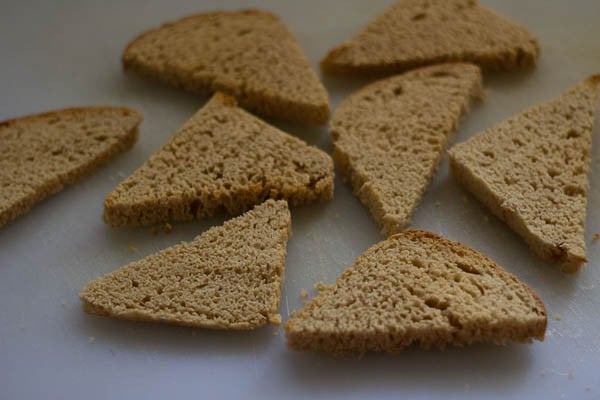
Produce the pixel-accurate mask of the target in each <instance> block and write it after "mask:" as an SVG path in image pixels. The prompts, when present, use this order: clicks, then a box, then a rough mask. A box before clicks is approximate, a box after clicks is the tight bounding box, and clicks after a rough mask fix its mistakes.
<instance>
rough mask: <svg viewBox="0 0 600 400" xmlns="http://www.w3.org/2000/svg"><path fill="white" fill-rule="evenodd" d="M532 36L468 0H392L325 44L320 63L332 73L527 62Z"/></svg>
mask: <svg viewBox="0 0 600 400" xmlns="http://www.w3.org/2000/svg"><path fill="white" fill-rule="evenodd" d="M538 55H539V45H538V42H537V39H536V38H535V37H534V36H533V35H532V34H531V33H530V32H529V31H527V30H526V29H525V28H523V27H521V26H519V25H516V24H514V23H513V22H511V21H509V20H508V19H506V18H505V17H504V16H502V15H500V14H498V13H496V12H494V11H492V10H490V9H488V8H486V7H483V6H481V5H479V4H478V3H477V2H476V1H474V0H398V1H396V2H395V3H394V4H393V5H392V6H390V7H389V8H388V9H387V10H386V11H385V12H383V13H382V14H380V15H379V16H378V17H376V18H375V19H374V20H373V21H371V22H370V23H369V24H367V26H366V27H364V28H363V29H362V30H361V31H360V32H359V33H358V34H356V35H355V36H354V37H352V38H350V39H349V40H347V41H346V42H344V43H343V44H342V45H340V46H339V47H337V48H335V49H333V50H331V51H330V52H329V53H328V54H327V56H326V57H325V58H324V59H323V60H322V61H321V68H322V69H323V70H324V71H325V72H328V73H335V74H382V73H386V74H389V73H394V72H400V71H404V70H407V69H412V68H416V67H421V66H424V65H430V64H438V63H442V62H471V63H475V64H478V65H479V66H481V67H482V68H484V69H486V70H512V69H517V68H525V67H532V66H534V65H535V64H536V62H537V58H538Z"/></svg>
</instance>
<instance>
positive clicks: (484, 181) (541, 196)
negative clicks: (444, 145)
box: [449, 75, 600, 272]
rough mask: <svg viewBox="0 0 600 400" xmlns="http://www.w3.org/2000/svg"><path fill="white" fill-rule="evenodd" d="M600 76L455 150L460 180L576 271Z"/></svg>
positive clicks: (546, 254)
mask: <svg viewBox="0 0 600 400" xmlns="http://www.w3.org/2000/svg"><path fill="white" fill-rule="evenodd" d="M599 97H600V75H595V76H591V77H589V78H587V79H586V80H584V81H582V82H580V83H579V84H577V85H576V86H574V87H573V88H571V89H570V90H568V91H567V92H565V93H563V94H562V95H560V96H558V97H556V98H554V99H552V100H549V101H548V102H546V103H543V104H541V105H538V106H535V107H532V108H530V109H528V110H526V111H524V112H522V113H520V114H517V115H515V116H513V117H511V118H509V119H508V120H506V121H504V122H501V123H499V124H498V125H496V126H494V127H492V128H489V129H487V130H485V131H484V132H482V133H480V134H478V135H476V136H474V137H472V138H471V139H469V140H467V141H466V142H463V143H460V144H458V145H456V146H454V147H453V148H452V149H450V151H449V156H450V168H451V170H452V172H453V175H454V176H455V177H456V179H457V180H458V182H460V183H461V184H463V185H464V186H465V187H466V188H467V189H468V190H469V191H470V192H472V193H473V194H474V195H475V197H477V198H478V199H479V200H480V201H481V202H482V203H483V204H485V205H486V206H487V207H488V208H489V209H490V210H491V211H492V213H494V214H495V215H496V216H497V217H498V218H500V219H501V220H503V221H504V222H506V223H507V224H508V225H509V226H510V227H511V228H512V229H513V230H514V231H515V232H517V233H518V234H519V235H521V236H522V237H523V238H524V239H525V241H526V242H527V243H528V244H529V246H530V247H531V249H532V250H533V252H534V253H536V254H537V255H538V256H540V257H541V258H543V259H544V260H547V261H551V262H555V263H558V264H559V265H560V266H561V267H562V269H563V271H565V272H575V271H577V270H578V269H579V268H580V267H581V266H582V265H583V264H584V263H585V262H586V250H585V241H584V232H585V228H584V224H585V214H586V204H587V190H588V178H587V175H588V171H589V164H590V149H591V144H592V129H593V125H594V120H595V111H596V109H597V103H598V98H599Z"/></svg>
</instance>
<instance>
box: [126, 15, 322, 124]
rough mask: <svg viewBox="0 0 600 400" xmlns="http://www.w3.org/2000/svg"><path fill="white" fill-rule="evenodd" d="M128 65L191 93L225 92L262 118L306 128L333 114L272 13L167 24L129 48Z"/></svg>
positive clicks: (198, 17)
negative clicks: (272, 118) (288, 121)
mask: <svg viewBox="0 0 600 400" xmlns="http://www.w3.org/2000/svg"><path fill="white" fill-rule="evenodd" d="M123 65H124V67H125V69H126V70H131V71H133V72H136V73H139V74H141V75H144V76H148V77H151V78H155V79H159V80H161V81H164V82H166V83H169V84H172V85H175V86H180V87H182V88H184V89H186V90H189V91H192V92H196V93H203V94H209V93H212V92H214V91H217V90H220V91H223V92H226V93H228V94H231V95H234V96H235V97H237V98H238V100H239V101H240V103H241V104H242V105H243V106H244V107H245V108H248V109H250V110H252V111H254V112H256V113H258V114H261V115H264V116H269V117H277V118H283V119H289V120H293V121H296V122H300V123H308V124H323V123H325V122H327V119H328V117H329V100H328V96H327V92H326V90H325V88H324V87H323V85H322V84H321V82H320V81H319V78H318V77H317V75H316V74H315V72H314V71H313V70H312V68H311V67H310V65H309V63H308V61H307V60H306V58H305V57H304V55H303V54H302V51H301V49H300V46H299V45H298V42H297V41H296V39H295V38H294V35H293V34H292V32H291V31H290V30H289V29H288V28H287V26H286V25H285V24H284V23H283V22H282V21H281V20H280V19H279V17H277V16H276V15H274V14H271V13H269V12H265V11H261V10H244V11H235V12H212V13H205V14H198V15H193V16H190V17H187V18H183V19H180V20H179V21H176V22H173V23H170V24H166V25H163V26H161V27H160V28H157V29H154V30H151V31H149V32H146V33H144V34H142V35H141V36H139V37H138V38H137V39H135V40H134V41H133V42H132V43H131V44H129V46H127V49H126V50H125V52H124V53H123Z"/></svg>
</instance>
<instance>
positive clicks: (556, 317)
mask: <svg viewBox="0 0 600 400" xmlns="http://www.w3.org/2000/svg"><path fill="white" fill-rule="evenodd" d="M554 319H555V320H557V321H561V320H562V315H561V314H560V313H558V314H556V315H555V316H554Z"/></svg>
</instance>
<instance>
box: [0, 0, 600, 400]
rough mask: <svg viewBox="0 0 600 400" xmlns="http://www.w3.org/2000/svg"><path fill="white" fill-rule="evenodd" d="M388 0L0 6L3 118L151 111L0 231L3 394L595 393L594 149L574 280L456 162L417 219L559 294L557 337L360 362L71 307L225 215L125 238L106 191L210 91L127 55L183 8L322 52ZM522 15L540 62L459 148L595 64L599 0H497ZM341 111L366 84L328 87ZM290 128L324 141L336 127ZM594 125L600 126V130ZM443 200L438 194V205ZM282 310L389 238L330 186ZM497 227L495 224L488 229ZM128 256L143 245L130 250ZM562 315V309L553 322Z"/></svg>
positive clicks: (347, 195)
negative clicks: (108, 208) (545, 258)
mask: <svg viewBox="0 0 600 400" xmlns="http://www.w3.org/2000/svg"><path fill="white" fill-rule="evenodd" d="M389 3H390V1H385V0H379V1H374V0H370V1H366V0H343V1H342V0H340V1H334V0H321V1H297V2H292V1H286V2H284V1H277V0H269V1H258V0H256V1H253V2H243V1H233V0H231V1H217V0H211V1H208V0H205V1H183V0H177V1H168V2H167V1H157V0H154V1H141V0H139V1H123V2H117V1H110V2H109V1H103V2H99V1H98V2H96V1H90V0H88V1H85V2H76V1H54V2H47V1H42V0H39V1H23V2H7V1H3V2H2V3H1V5H0V10H1V11H0V120H3V119H7V118H11V117H16V116H20V115H25V114H29V113H35V112H40V111H45V110H49V109H56V108H61V107H67V106H77V105H86V104H90V105H91V104H111V105H127V106H132V107H135V108H137V109H139V110H140V111H141V112H142V113H143V114H144V118H145V120H144V122H143V124H142V126H141V132H140V133H141V135H140V141H139V143H138V144H137V145H136V146H135V147H134V148H133V149H132V150H131V151H130V152H128V153H126V154H124V155H122V156H120V157H118V158H117V159H116V160H115V161H114V162H112V163H110V164H109V165H107V166H106V167H105V168H103V169H101V170H100V171H98V172H97V173H95V174H94V175H93V176H91V177H89V178H88V179H85V180H83V181H82V182H80V183H78V184H76V185H74V186H72V187H70V188H68V189H66V190H64V191H63V192H61V193H59V194H58V195H55V196H53V197H52V198H50V199H47V200H46V201H44V202H43V203H41V204H39V205H38V206H36V207H35V208H34V209H33V210H32V211H31V212H30V213H29V214H27V215H25V216H23V217H21V218H19V219H17V220H16V221H13V222H12V223H10V224H9V225H7V226H5V227H3V228H2V229H0V398H1V399H81V398H85V399H87V400H91V399H104V398H113V399H116V398H119V399H120V398H123V399H134V398H142V397H143V398H164V397H171V398H183V397H184V396H186V397H188V398H198V397H199V398H227V397H232V398H233V397H237V398H239V397H242V398H267V397H273V398H288V397H290V398H312V399H316V398H324V399H331V398H394V399H397V398H404V397H406V398H411V399H442V398H443V399H448V398H473V399H480V398H494V399H495V398H497V399H504V398H534V396H535V398H545V399H555V398H556V399H559V398H567V399H571V398H577V399H597V398H600V379H599V372H598V371H599V370H600V339H599V332H600V288H599V283H600V271H599V265H598V264H599V261H600V241H597V242H595V243H592V240H591V239H592V234H593V233H595V232H600V218H599V215H600V214H599V213H598V206H599V205H600V179H599V177H600V151H599V149H600V141H599V140H598V137H596V140H595V142H594V149H593V152H592V155H593V159H592V171H591V174H590V181H591V190H590V192H589V207H588V221H587V231H586V232H587V233H586V239H587V243H588V244H589V248H588V255H589V260H590V262H589V264H588V266H587V267H586V268H585V269H584V270H582V271H581V272H580V273H578V274H577V275H574V276H565V275H563V274H561V273H560V272H559V271H558V269H557V268H556V267H554V266H552V265H549V264H546V263H544V262H542V261H540V260H538V259H537V258H535V257H534V256H532V255H531V254H530V253H529V251H528V249H527V247H526V246H525V244H523V242H522V241H521V240H520V239H519V238H518V237H517V236H516V235H515V234H513V233H512V232H511V231H510V230H509V229H508V228H507V227H506V226H505V225H504V224H502V223H501V222H499V221H497V220H495V219H494V218H493V217H491V215H490V214H489V213H488V212H487V211H486V210H485V209H484V208H483V207H482V206H481V205H480V204H479V203H477V202H476V201H475V200H474V199H473V198H472V197H470V196H469V195H467V194H466V193H465V192H463V191H462V190H461V189H460V188H459V187H458V186H457V184H456V183H455V182H454V181H453V180H452V179H451V177H449V176H448V172H447V160H446V159H444V161H443V164H442V166H441V168H440V170H439V173H438V174H437V176H436V178H435V180H434V182H433V184H432V185H431V187H430V189H429V191H428V193H427V194H426V196H425V197H424V199H423V202H422V204H421V206H420V207H419V209H418V211H417V213H416V214H415V216H414V219H413V220H414V226H415V227H419V228H424V229H429V230H432V231H434V232H439V233H442V234H444V235H445V236H447V237H448V238H450V239H454V240H459V241H462V242H463V243H465V244H467V245H469V246H471V247H473V248H475V249H476V250H479V251H481V252H483V253H485V254H487V255H489V256H490V257H491V258H492V259H494V260H495V261H497V262H498V263H499V264H501V265H503V266H505V267H506V268H507V269H508V270H509V271H511V272H513V273H515V274H516V275H517V276H519V277H520V278H521V279H523V280H524V281H525V282H527V283H528V284H530V285H531V286H532V287H533V288H534V289H535V290H536V291H537V292H538V293H539V294H540V296H541V297H542V299H543V300H544V301H545V302H546V305H547V308H548V312H549V325H548V332H547V338H546V340H545V342H543V343H539V342H536V343H534V344H532V345H509V346H506V347H496V346H492V345H476V346H472V347H469V348H463V349H448V350H446V351H444V352H441V351H430V352H425V351H421V350H418V349H411V350H408V351H406V352H405V353H403V354H402V355H400V356H398V357H390V356H386V355H370V356H367V357H365V358H363V359H361V360H354V359H350V360H348V359H342V360H336V359H332V358H330V357H328V356H326V355H313V354H300V353H292V352H289V351H287V350H286V349H285V346H284V336H283V329H282V328H281V327H280V328H276V327H267V328H264V329H260V330H258V331H255V332H249V333H243V332H242V333H240V332H238V333H223V332H210V331H209V332H206V331H200V330H197V331H195V330H192V329H186V328H179V327H171V326H165V325H152V324H139V323H128V322H124V321H115V320H111V319H108V318H100V317H94V316H89V315H86V314H84V313H83V312H82V310H81V306H80V303H79V300H78V297H77V293H78V291H79V290H80V289H81V288H82V287H83V286H84V284H85V283H86V282H87V281H88V280H89V279H91V278H94V277H97V276H99V275H101V274H104V273H107V272H109V271H112V270H114V269H116V268H118V267H120V266H121V265H123V264H125V263H127V262H129V261H132V260H135V259H138V258H140V257H142V256H145V255H147V254H150V253H152V252H155V251H157V250H160V249H162V248H164V247H166V246H169V245H171V244H174V243H178V242H179V241H182V240H190V239H192V238H193V237H194V236H195V235H197V234H199V233H201V232H203V231H204V230H205V229H207V228H208V227H209V226H211V225H214V224H218V223H220V222H221V221H223V220H224V219H225V216H222V217H220V218H216V219H212V220H209V221H203V222H192V223H186V224H176V225H175V227H174V231H173V233H171V234H170V235H165V234H160V235H158V236H153V235H152V234H151V233H150V230H149V229H128V230H126V229H122V230H111V229H109V228H108V227H106V226H105V225H104V224H103V223H102V220H101V217H100V216H101V213H102V200H103V197H104V195H105V194H106V193H108V192H109V191H110V190H111V189H112V188H113V187H114V186H115V185H116V184H117V182H118V181H119V180H121V179H122V176H124V174H128V173H130V172H131V171H133V170H134V169H135V168H136V167H138V166H139V165H140V164H141V163H142V162H143V161H144V160H145V159H146V158H147V157H148V156H149V155H150V154H151V153H152V152H153V151H154V150H155V149H157V148H159V147H160V146H161V144H162V143H163V142H165V141H166V140H167V138H168V137H169V136H170V134H171V133H172V132H173V131H175V130H176V129H177V128H178V127H179V126H180V125H181V124H182V123H183V122H184V121H185V120H186V119H187V118H188V117H189V116H191V115H192V114H193V113H194V112H195V111H196V110H197V109H198V108H199V107H200V106H201V105H202V104H203V103H204V101H205V100H206V98H199V97H197V96H193V95H190V94H186V93H184V92H181V91H179V90H176V89H172V88H169V87H166V86H163V85H161V84H159V83H155V82H150V81H146V80H142V79H140V78H137V77H135V76H126V75H125V74H123V73H122V71H121V67H120V61H119V59H120V54H121V51H122V49H123V48H124V46H125V45H126V43H127V42H129V41H130V40H131V39H133V37H134V36H136V35H137V34H138V33H140V32H142V31H144V30H146V29H148V28H152V27H155V26H157V25H159V24H161V23H162V22H166V21H170V20H173V19H176V18H178V17H180V16H184V15H186V14H190V13H194V12H199V11H202V10H211V9H216V8H220V9H236V8H240V7H249V6H255V7H262V8H265V9H269V10H272V11H274V12H276V13H278V14H280V15H281V16H282V18H284V19H285V21H287V22H288V23H289V25H290V27H291V29H292V30H293V31H294V32H295V34H296V35H297V37H298V39H299V41H300V43H301V46H302V48H303V49H304V51H305V52H306V54H307V56H308V57H309V59H310V60H311V62H312V63H313V65H314V66H315V68H316V66H317V62H318V60H319V59H320V58H321V57H322V56H323V55H324V54H325V52H326V51H327V50H328V49H329V48H330V47H332V46H334V45H337V44H338V43H339V42H340V41H341V40H343V39H344V38H345V37H347V36H348V35H350V34H352V33H353V32H355V31H356V30H357V29H358V28H359V27H360V26H362V25H363V24H364V23H365V22H367V21H368V20H369V19H370V18H371V17H373V16H374V15H375V14H377V13H378V12H379V11H380V10H381V9H382V8H383V7H384V6H385V5H386V4H389ZM484 3H485V4H488V5H490V6H492V7H494V8H495V9H497V10H498V11H500V12H502V13H504V14H506V15H508V16H510V17H511V18H513V19H514V20H516V21H520V22H521V23H524V24H526V25H527V26H528V27H529V28H530V29H531V30H532V31H533V32H535V33H536V34H537V35H538V37H539V39H540V41H541V43H542V58H541V61H540V65H539V68H537V69H536V70H535V71H532V72H528V73H516V74H512V75H511V74H492V75H490V74H487V75H486V76H485V84H486V88H487V92H488V96H487V98H486V100H485V102H484V103H482V104H481V105H479V106H476V107H474V108H473V110H472V112H471V113H470V115H469V116H468V117H467V118H466V119H465V121H464V123H463V124H462V125H461V127H460V130H459V132H458V135H457V137H456V139H455V142H459V141H462V140H465V139H466V138H468V137H470V136H471V135H473V134H474V133H476V132H478V131H480V130H482V129H484V128H487V127H489V126H490V125H491V124H493V123H496V122H499V121H500V120H502V119H504V118H505V117H508V116H510V115H511V114H513V113H515V112H518V111H519V110H521V109H523V108H524V107H527V106H529V105H532V104H534V103H536V102H540V101H543V100H545V99H547V98H549V97H551V96H554V95H557V94H559V93H560V92H561V91H563V90H565V89H566V88H567V87H569V86H570V85H572V84H574V83H575V82H577V81H578V80H580V79H583V78H584V77H585V76H587V75H589V74H591V73H598V72H600V29H599V27H600V25H599V24H598V21H597V17H598V16H599V15H600V2H598V1H595V0H580V1H569V2H566V1H562V0H538V1H534V0H529V1H521V0H510V1H507V0H504V1H500V0H497V1H491V0H489V1H484ZM324 82H325V85H326V86H327V88H328V90H329V92H330V95H331V104H332V107H333V108H335V106H336V105H337V104H339V102H340V100H341V99H343V98H345V97H346V96H347V95H348V94H349V93H351V92H352V91H353V90H355V89H357V88H358V87H360V86H361V85H363V84H364V83H366V81H356V80H354V81H352V80H344V79H334V78H327V77H326V78H324ZM277 125H278V126H280V127H282V128H284V129H287V130H288V131H290V132H292V133H294V134H296V135H298V136H299V137H301V138H303V139H305V140H306V141H308V142H310V143H314V144H317V145H319V146H321V147H322V148H324V149H327V150H330V148H331V144H330V137H329V133H328V131H327V129H326V127H322V128H310V129H307V128H303V127H299V126H292V125H285V124H281V123H278V124H277ZM599 129H600V126H597V128H596V130H595V132H596V136H598V133H599V132H598V131H599ZM438 202H439V204H438V206H436V203H438ZM292 216H293V231H294V235H293V237H292V239H291V241H290V242H289V244H288V259H287V265H286V267H287V271H286V281H285V289H284V293H283V298H282V302H281V308H280V312H281V314H282V315H283V317H284V320H286V319H287V316H288V311H291V310H294V309H297V308H299V307H300V306H301V304H302V299H301V297H300V291H301V290H302V289H306V290H308V291H309V293H310V295H311V296H312V295H313V294H314V292H315V290H314V289H313V284H314V283H315V282H317V281H324V282H332V281H333V280H334V279H335V278H336V276H337V275H338V274H339V273H340V272H341V271H342V270H343V269H344V268H345V267H347V266H350V265H351V264H352V262H353V260H354V259H355V258H356V257H357V256H358V255H359V254H360V253H361V252H363V251H364V250H365V249H367V248H368V247H369V246H370V245H372V244H374V243H376V242H377V241H379V240H381V236H380V235H379V231H378V228H377V227H376V226H375V224H374V223H373V222H372V220H371V218H370V217H369V215H368V213H367V211H366V209H365V208H364V207H363V206H362V205H361V204H360V202H359V201H358V200H356V199H355V198H354V197H353V196H352V195H351V192H350V190H349V189H348V187H347V186H345V185H344V184H342V183H341V182H340V181H339V180H337V179H336V191H335V197H334V199H333V200H331V201H330V202H328V203H326V204H322V205H316V206H307V207H303V208H298V209H294V210H293V211H292ZM485 217H489V218H490V222H489V223H486V222H485V221H484V218H485ZM130 245H133V246H135V247H136V248H137V252H136V253H132V252H131V251H130V248H129V247H130ZM558 318H561V319H560V320H558Z"/></svg>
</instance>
